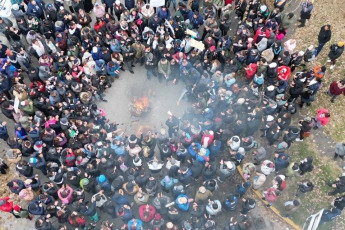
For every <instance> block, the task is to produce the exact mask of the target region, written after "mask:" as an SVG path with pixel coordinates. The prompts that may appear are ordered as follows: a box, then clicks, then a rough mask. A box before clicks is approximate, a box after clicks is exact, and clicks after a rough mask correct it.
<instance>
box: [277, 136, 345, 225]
mask: <svg viewBox="0 0 345 230" xmlns="http://www.w3.org/2000/svg"><path fill="white" fill-rule="evenodd" d="M289 153H290V156H291V161H293V162H299V161H300V160H302V159H304V158H306V157H307V156H313V159H314V160H313V163H314V170H313V171H312V172H310V173H306V174H305V175H304V176H303V177H298V176H295V177H292V178H287V185H288V186H287V188H286V190H284V191H283V193H282V195H281V197H280V198H279V199H278V201H277V202H276V203H275V204H274V206H275V207H276V208H277V209H278V210H280V211H281V212H282V211H283V207H284V202H285V201H287V200H294V199H296V198H297V197H296V196H295V195H296V192H297V182H299V181H302V180H303V179H309V180H311V181H312V182H313V184H314V190H313V191H312V192H309V193H306V194H304V195H302V196H301V197H299V199H300V201H301V206H300V208H299V209H298V210H297V211H296V212H295V213H294V214H293V215H291V216H290V218H291V219H292V220H293V221H294V222H295V223H296V224H298V225H300V226H303V224H304V223H305V220H306V218H307V217H309V216H310V215H312V214H314V213H316V212H318V211H319V210H320V209H322V208H325V209H328V208H329V207H331V202H332V201H333V199H334V197H333V196H332V197H331V196H328V195H327V194H328V192H330V191H331V188H330V187H329V186H328V185H326V183H325V182H326V181H330V180H334V179H335V178H337V177H339V176H340V175H341V168H340V167H339V166H338V165H337V164H336V162H335V161H333V160H332V159H329V158H327V157H320V156H319V154H318V152H317V150H314V149H312V148H311V145H309V144H308V142H307V141H304V142H300V143H295V144H293V145H292V146H291V148H290V149H289ZM339 224H340V225H342V224H345V220H344V218H343V217H339V218H337V219H336V220H335V221H333V222H331V223H326V224H324V226H322V228H319V229H333V228H338V227H336V226H339ZM338 229H339V228H338Z"/></svg>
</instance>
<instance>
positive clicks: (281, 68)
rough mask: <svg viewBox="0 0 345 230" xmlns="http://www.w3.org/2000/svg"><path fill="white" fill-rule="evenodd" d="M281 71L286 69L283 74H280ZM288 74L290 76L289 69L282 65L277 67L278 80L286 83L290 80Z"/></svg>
mask: <svg viewBox="0 0 345 230" xmlns="http://www.w3.org/2000/svg"><path fill="white" fill-rule="evenodd" d="M283 69H286V72H285V73H283V72H282V70H283ZM290 74H291V69H290V67H288V66H284V65H282V66H279V67H278V79H279V80H284V81H288V80H289V78H290Z"/></svg>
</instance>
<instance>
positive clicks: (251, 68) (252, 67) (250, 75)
mask: <svg viewBox="0 0 345 230" xmlns="http://www.w3.org/2000/svg"><path fill="white" fill-rule="evenodd" d="M257 69H258V65H257V64H256V63H250V65H249V66H248V67H246V68H245V70H246V75H247V80H253V77H254V75H255V73H256V70H257Z"/></svg>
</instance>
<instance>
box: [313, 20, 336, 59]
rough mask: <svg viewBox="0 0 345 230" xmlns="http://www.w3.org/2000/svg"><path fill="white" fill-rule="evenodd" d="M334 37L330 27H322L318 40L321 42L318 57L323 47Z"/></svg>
mask: <svg viewBox="0 0 345 230" xmlns="http://www.w3.org/2000/svg"><path fill="white" fill-rule="evenodd" d="M331 37H332V31H331V26H330V25H324V26H322V27H321V29H320V32H319V36H318V40H319V46H318V47H317V52H316V56H317V55H319V53H320V52H321V50H322V48H323V46H324V45H325V44H326V43H327V42H329V40H331Z"/></svg>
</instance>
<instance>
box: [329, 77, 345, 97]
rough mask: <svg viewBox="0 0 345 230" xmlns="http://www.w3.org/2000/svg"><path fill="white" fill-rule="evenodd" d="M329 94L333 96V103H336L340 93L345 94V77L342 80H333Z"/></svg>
mask: <svg viewBox="0 0 345 230" xmlns="http://www.w3.org/2000/svg"><path fill="white" fill-rule="evenodd" d="M327 94H328V95H330V96H332V99H331V102H332V103H334V100H335V98H336V97H337V96H339V95H340V94H344V95H345V79H344V80H341V81H333V82H332V83H331V84H330V85H329V89H328V91H327Z"/></svg>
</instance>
